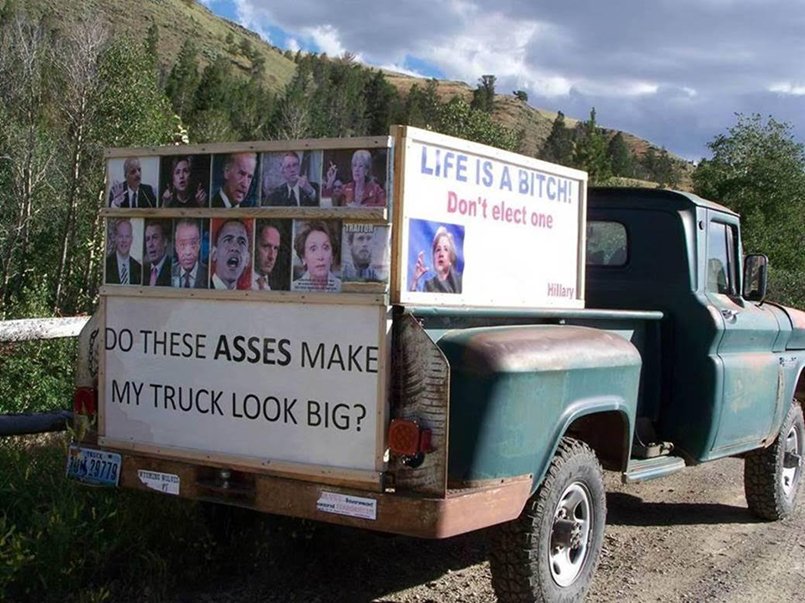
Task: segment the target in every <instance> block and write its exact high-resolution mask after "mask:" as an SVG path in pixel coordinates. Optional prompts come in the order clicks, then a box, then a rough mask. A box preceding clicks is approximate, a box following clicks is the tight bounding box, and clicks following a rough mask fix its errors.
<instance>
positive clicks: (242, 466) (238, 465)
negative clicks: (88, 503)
mask: <svg viewBox="0 0 805 603" xmlns="http://www.w3.org/2000/svg"><path fill="white" fill-rule="evenodd" d="M98 444H99V445H101V446H103V447H105V449H106V448H108V449H115V450H118V451H121V452H125V451H131V452H137V453H142V454H147V455H154V456H156V457H159V458H160V459H166V460H177V461H192V462H197V463H202V464H205V465H211V466H214V467H220V468H222V469H231V470H235V471H250V472H255V473H259V474H261V475H271V476H275V477H286V478H293V479H298V480H301V481H311V482H313V481H315V482H316V483H322V484H331V485H338V486H344V487H360V488H368V489H371V490H372V491H375V492H382V490H383V484H382V482H383V474H382V472H379V471H363V470H359V469H348V468H344V467H328V466H325V465H306V464H303V463H290V462H287V461H276V460H271V459H259V458H250V457H245V456H238V455H231V454H223V453H220V452H214V453H206V452H202V451H200V450H189V449H186V448H172V447H170V448H169V447H165V446H153V445H149V444H140V443H137V442H124V441H121V440H114V439H112V438H106V437H99V438H98Z"/></svg>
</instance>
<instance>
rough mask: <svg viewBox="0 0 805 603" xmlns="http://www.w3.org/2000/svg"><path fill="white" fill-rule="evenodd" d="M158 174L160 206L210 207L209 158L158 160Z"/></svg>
mask: <svg viewBox="0 0 805 603" xmlns="http://www.w3.org/2000/svg"><path fill="white" fill-rule="evenodd" d="M159 174H160V187H159V190H160V193H159V206H160V207H168V208H193V207H208V206H209V204H210V195H209V191H210V156H209V155H166V156H165V157H162V160H161V161H160V166H159Z"/></svg>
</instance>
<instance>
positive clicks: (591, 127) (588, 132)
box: [573, 107, 612, 184]
mask: <svg viewBox="0 0 805 603" xmlns="http://www.w3.org/2000/svg"><path fill="white" fill-rule="evenodd" d="M573 165H574V167H577V168H579V169H581V170H585V171H586V172H587V174H588V176H589V178H590V184H602V183H605V182H606V181H607V180H608V179H609V178H610V177H611V176H612V165H611V164H610V161H609V155H608V154H607V139H606V137H605V136H604V133H603V132H601V130H600V129H599V127H598V124H597V123H596V121H595V107H593V108H592V110H590V118H589V119H588V120H587V121H585V122H583V123H582V124H580V126H579V128H578V140H577V141H576V148H575V150H574V152H573Z"/></svg>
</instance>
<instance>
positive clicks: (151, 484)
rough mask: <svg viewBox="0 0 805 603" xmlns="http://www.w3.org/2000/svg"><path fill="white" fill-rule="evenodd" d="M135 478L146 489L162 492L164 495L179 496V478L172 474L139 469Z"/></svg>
mask: <svg viewBox="0 0 805 603" xmlns="http://www.w3.org/2000/svg"><path fill="white" fill-rule="evenodd" d="M137 477H139V478H140V481H141V482H142V483H143V484H144V485H145V487H146V488H151V490H156V491H158V492H164V493H165V494H175V495H178V494H179V476H178V475H174V474H172V473H160V472H159V471H145V470H144V469H139V470H138V471H137Z"/></svg>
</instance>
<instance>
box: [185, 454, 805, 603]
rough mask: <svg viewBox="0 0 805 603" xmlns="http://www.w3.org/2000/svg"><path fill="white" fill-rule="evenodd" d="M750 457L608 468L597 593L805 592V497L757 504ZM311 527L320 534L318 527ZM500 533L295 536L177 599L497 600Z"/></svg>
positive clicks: (626, 596) (657, 596)
mask: <svg viewBox="0 0 805 603" xmlns="http://www.w3.org/2000/svg"><path fill="white" fill-rule="evenodd" d="M742 470H743V464H742V461H739V460H736V459H727V460H724V461H719V462H715V463H709V464H706V465H702V466H700V467H694V468H690V469H687V470H685V471H683V472H682V473H678V474H676V475H673V476H671V477H668V478H665V479H660V480H655V481H652V482H646V483H644V484H637V485H631V486H623V485H621V484H620V481H619V476H618V475H616V474H608V475H607V476H606V481H607V491H608V494H607V507H608V517H607V524H608V525H607V529H606V536H605V542H604V551H603V555H602V559H601V565H600V566H599V569H598V573H597V574H596V578H595V581H594V583H593V588H592V590H591V592H590V594H589V596H588V599H587V600H588V601H595V602H603V601H615V600H622V601H630V602H631V601H634V602H657V601H671V602H694V601H696V602H698V601H708V602H709V601H729V602H734V601H746V602H753V603H755V602H764V601H769V602H771V601H774V602H778V601H805V503H803V502H802V498H804V497H805V495H802V496H800V504H799V506H798V509H797V512H796V513H795V514H794V516H793V517H791V518H790V519H788V520H786V521H783V522H778V523H764V522H760V521H758V520H756V519H755V518H754V517H753V516H752V515H750V514H749V512H748V511H747V509H746V502H745V499H744V496H743V485H742V484H743V482H742ZM308 535H309V534H308ZM489 536H490V533H489V531H488V530H487V531H482V532H478V533H474V534H468V535H464V536H460V537H456V538H453V539H450V540H447V541H421V540H415V539H410V538H403V537H387V536H382V535H377V534H371V533H366V532H361V531H355V530H348V529H342V528H334V527H321V528H317V529H316V530H315V532H314V533H313V534H312V536H311V537H310V538H304V539H290V538H284V539H282V541H281V544H279V545H277V546H275V547H273V548H269V549H267V550H268V551H270V552H269V553H268V554H267V555H264V556H263V557H264V558H263V557H261V561H260V563H259V564H256V563H254V561H253V560H250V559H242V560H238V565H239V566H240V567H244V566H246V567H248V566H249V564H251V568H252V569H251V570H250V571H246V572H238V578H237V579H234V580H233V581H232V583H228V584H217V585H216V587H215V588H214V589H205V590H203V591H201V592H186V593H183V594H182V595H180V596H178V597H176V598H175V599H174V601H175V603H189V602H190V601H202V602H224V603H236V602H237V603H240V602H257V601H260V602H269V603H270V602H291V601H298V602H305V603H317V602H320V603H338V602H344V603H347V602H349V603H354V602H363V601H366V602H389V603H391V602H394V603H414V602H417V603H426V602H438V603H442V602H445V603H454V602H455V603H457V602H468V603H469V602H478V603H481V602H491V601H495V600H496V598H495V595H494V593H493V591H492V587H491V585H490V574H489V563H488V561H487V557H488V554H487V546H488V541H489Z"/></svg>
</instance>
